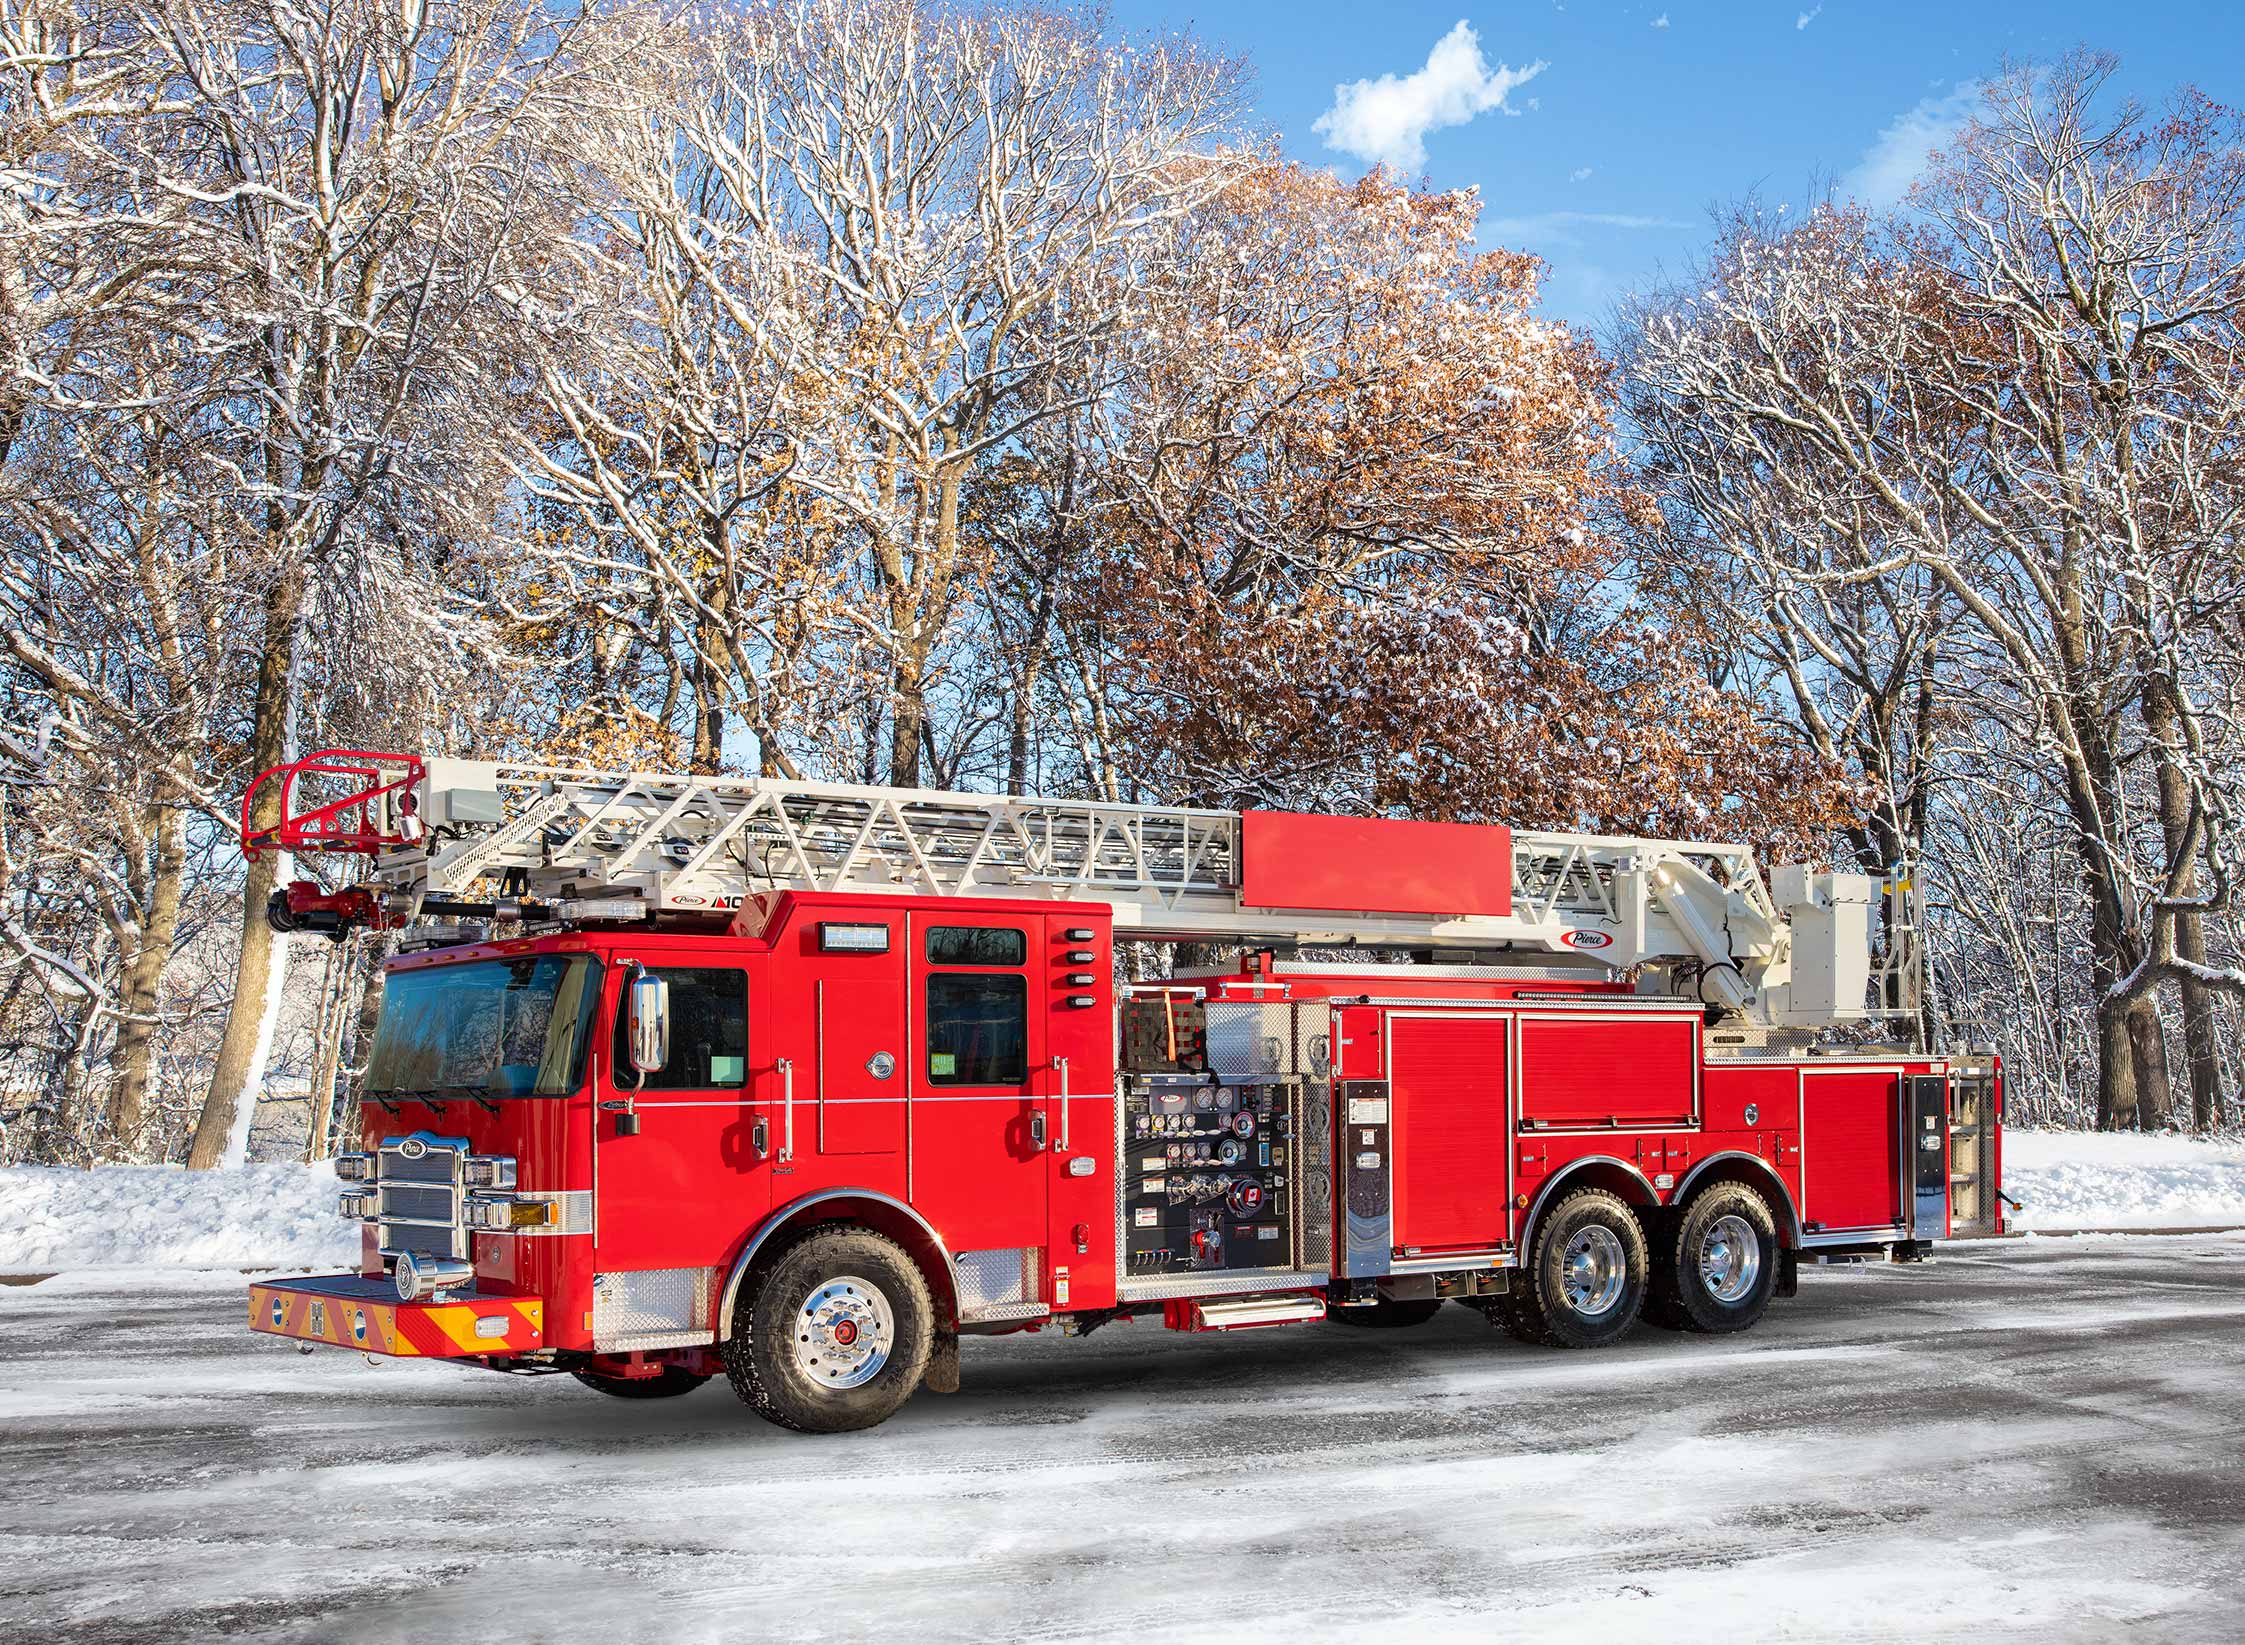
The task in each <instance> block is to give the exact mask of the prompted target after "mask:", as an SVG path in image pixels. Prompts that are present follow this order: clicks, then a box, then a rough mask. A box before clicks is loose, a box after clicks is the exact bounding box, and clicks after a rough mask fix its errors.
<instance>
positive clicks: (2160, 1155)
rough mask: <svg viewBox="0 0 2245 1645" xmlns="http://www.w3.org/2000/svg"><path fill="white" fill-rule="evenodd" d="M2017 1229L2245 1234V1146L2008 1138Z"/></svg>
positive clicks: (2108, 1135) (2007, 1180)
mask: <svg viewBox="0 0 2245 1645" xmlns="http://www.w3.org/2000/svg"><path fill="white" fill-rule="evenodd" d="M2003 1186H2004V1191H2005V1192H2006V1193H2008V1194H2009V1195H2010V1196H2011V1197H2012V1198H2013V1199H2015V1200H2019V1201H2021V1202H2022V1203H2023V1204H2024V1205H2025V1206H2026V1209H2025V1210H2023V1211H2016V1212H2013V1213H2012V1226H2013V1227H2015V1228H2208V1227H2228V1226H2245V1144H2241V1143H2238V1142H2236V1141H2224V1140H2221V1139H2218V1138H2216V1139H2205V1138H2199V1137H2180V1136H2145V1135H2143V1134H2141V1133H2135V1132H2095V1131H2006V1132H2005V1133H2004V1136H2003Z"/></svg>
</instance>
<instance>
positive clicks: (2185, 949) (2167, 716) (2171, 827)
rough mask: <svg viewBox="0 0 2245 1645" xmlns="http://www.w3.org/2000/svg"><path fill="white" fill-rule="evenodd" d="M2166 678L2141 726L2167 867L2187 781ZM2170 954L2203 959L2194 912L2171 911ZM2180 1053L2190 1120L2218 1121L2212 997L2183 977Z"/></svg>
mask: <svg viewBox="0 0 2245 1645" xmlns="http://www.w3.org/2000/svg"><path fill="white" fill-rule="evenodd" d="M2174 691H2175V686H2174V682H2173V681H2172V680H2169V679H2167V678H2166V677H2165V676H2163V675H2158V674H2155V675H2153V676H2152V677H2151V678H2150V679H2148V680H2147V681H2145V684H2144V728H2145V730H2146V731H2148V732H2149V733H2150V735H2151V744H2152V764H2153V768H2154V770H2155V771H2156V772H2157V773H2158V777H2159V826H2160V831H2161V833H2162V834H2164V835H2165V836H2166V841H2167V861H2168V863H2169V865H2170V866H2172V865H2173V864H2175V863H2176V862H2178V861H2180V860H2182V858H2183V856H2184V854H2185V853H2186V852H2187V851H2189V850H2190V780H2189V778H2187V777H2186V776H2185V775H2184V774H2183V771H2182V768H2181V766H2179V765H2178V764H2177V763H2176V760H2175V752H2174V751H2175V744H2176V739H2177V737H2178V735H2179V732H2180V726H2179V724H2178V716H2177V714H2176V705H2175V699H2174ZM2177 883H2178V889H2179V890H2180V892H2181V894H2182V895H2183V896H2185V897H2188V896H2191V895H2193V894H2195V892H2196V890H2197V885H2198V876H2197V872H2196V865H2195V864H2194V863H2187V862H2186V863H2185V864H2184V867H2183V876H2182V878H2181V880H2180V881H2178V882H2177ZM2174 920H2175V957H2176V958H2177V959H2180V960H2182V961H2184V962H2185V963H2186V964H2190V965H2204V964H2205V963H2206V925H2205V921H2204V920H2203V919H2202V918H2201V917H2200V916H2198V915H2196V914H2177V915H2175V916H2174ZM2181 993H2182V1005H2183V1053H2184V1060H2185V1062H2186V1063H2187V1064H2188V1066H2189V1069H2190V1107H2191V1122H2192V1124H2193V1125H2195V1126H2196V1127H2197V1128H2198V1129H2199V1130H2201V1131H2208V1130H2211V1129H2213V1128H2214V1127H2215V1126H2217V1125H2219V1124H2220V1123H2221V1112H2222V1062H2221V1051H2220V1039H2219V1036H2218V1034H2217V1032H2216V1029H2215V1023H2214V996H2213V995H2212V993H2210V992H2209V991H2208V990H2207V989H2206V988H2205V986H2204V985H2203V984H2200V983H2197V982H2193V981H2190V980H2189V979H2187V978H2186V979H2185V980H2184V981H2183V984H2182V988H2181Z"/></svg>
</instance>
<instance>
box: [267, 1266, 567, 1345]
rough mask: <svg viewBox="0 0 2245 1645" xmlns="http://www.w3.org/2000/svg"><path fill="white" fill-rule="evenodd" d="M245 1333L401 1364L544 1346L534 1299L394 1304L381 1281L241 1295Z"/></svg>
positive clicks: (542, 1315)
mask: <svg viewBox="0 0 2245 1645" xmlns="http://www.w3.org/2000/svg"><path fill="white" fill-rule="evenodd" d="M249 1328H250V1329H251V1330H253V1331H262V1332H264V1333H265V1334H266V1335H267V1336H276V1337H295V1338H296V1339H298V1340H299V1341H302V1342H322V1343H326V1344H328V1345H329V1346H331V1347H335V1348H356V1349H358V1350H360V1351H361V1352H363V1353H369V1354H394V1355H397V1356H400V1357H404V1358H426V1359H481V1358H486V1357H491V1356H498V1355H508V1354H524V1353H528V1352H530V1351H531V1350H532V1349H535V1348H542V1347H544V1346H545V1340H546V1338H545V1330H546V1304H545V1300H544V1299H543V1298H541V1297H484V1296H475V1295H473V1294H470V1295H466V1296H455V1297H453V1298H451V1299H450V1300H449V1301H445V1302H400V1301H399V1300H398V1294H397V1289H396V1287H395V1286H393V1285H392V1284H391V1283H390V1282H389V1281H388V1280H387V1279H367V1278H365V1277H364V1276H362V1275H359V1274H322V1275H319V1276H316V1277H315V1278H312V1279H292V1280H280V1281H275V1282H274V1283H272V1284H267V1285H252V1286H251V1287H250V1288H249Z"/></svg>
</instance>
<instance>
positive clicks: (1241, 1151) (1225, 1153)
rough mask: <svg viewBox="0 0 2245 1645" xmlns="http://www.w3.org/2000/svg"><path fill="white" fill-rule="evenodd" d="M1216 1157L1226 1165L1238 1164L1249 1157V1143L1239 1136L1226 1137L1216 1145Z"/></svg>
mask: <svg viewBox="0 0 2245 1645" xmlns="http://www.w3.org/2000/svg"><path fill="white" fill-rule="evenodd" d="M1216 1157H1217V1158H1218V1159H1219V1160H1221V1161H1222V1162H1223V1163H1224V1164H1226V1165H1237V1164H1238V1163H1239V1162H1240V1161H1241V1160H1243V1159H1245V1158H1246V1157H1247V1144H1246V1143H1244V1142H1242V1141H1240V1140H1239V1138H1237V1137H1226V1138H1225V1139H1224V1140H1223V1141H1222V1142H1220V1143H1218V1144H1217V1145H1216Z"/></svg>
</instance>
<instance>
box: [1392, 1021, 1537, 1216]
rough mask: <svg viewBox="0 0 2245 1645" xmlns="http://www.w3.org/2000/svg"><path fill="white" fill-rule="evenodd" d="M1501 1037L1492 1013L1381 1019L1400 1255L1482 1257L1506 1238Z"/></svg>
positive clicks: (1507, 1155) (1502, 1027) (1506, 1028)
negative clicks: (1403, 1251) (1476, 1253)
mask: <svg viewBox="0 0 2245 1645" xmlns="http://www.w3.org/2000/svg"><path fill="white" fill-rule="evenodd" d="M1509 1032H1510V1025H1509V1023H1508V1022H1507V1020H1506V1019H1505V1018H1504V1017H1501V1016H1497V1015H1494V1014H1478V1015H1458V1016H1443V1015H1430V1016H1419V1015H1412V1014H1406V1013H1402V1012H1398V1013H1395V1014H1393V1015H1391V1016H1390V1017H1389V1018H1388V1057H1389V1070H1390V1073H1389V1081H1390V1085H1389V1096H1390V1098H1391V1100H1392V1103H1393V1110H1392V1114H1393V1122H1394V1129H1393V1132H1392V1133H1391V1136H1392V1143H1391V1146H1392V1147H1393V1149H1394V1153H1395V1160H1394V1175H1393V1181H1394V1184H1395V1190H1394V1191H1395V1234H1394V1239H1395V1243H1396V1245H1397V1246H1398V1247H1399V1248H1409V1249H1412V1250H1416V1251H1445V1250H1453V1251H1463V1250H1487V1249H1489V1248H1490V1247H1492V1246H1495V1245H1498V1244H1500V1243H1502V1242H1503V1241H1504V1240H1505V1239H1506V1238H1507V1231H1506V1218H1505V1198H1506V1195H1507V1194H1508V1193H1509V1192H1510V1189H1509V1187H1508V1185H1507V1181H1506V1175H1505V1173H1506V1170H1507V1167H1508V1165H1509V1163H1510V1161H1511V1157H1512V1148H1511V1138H1510V1135H1509V1127H1508V1125H1507V1122H1506V1113H1505V1057H1506V1051H1507V1049H1508V1047H1507V1045H1506V1038H1507V1035H1508V1034H1509Z"/></svg>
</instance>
